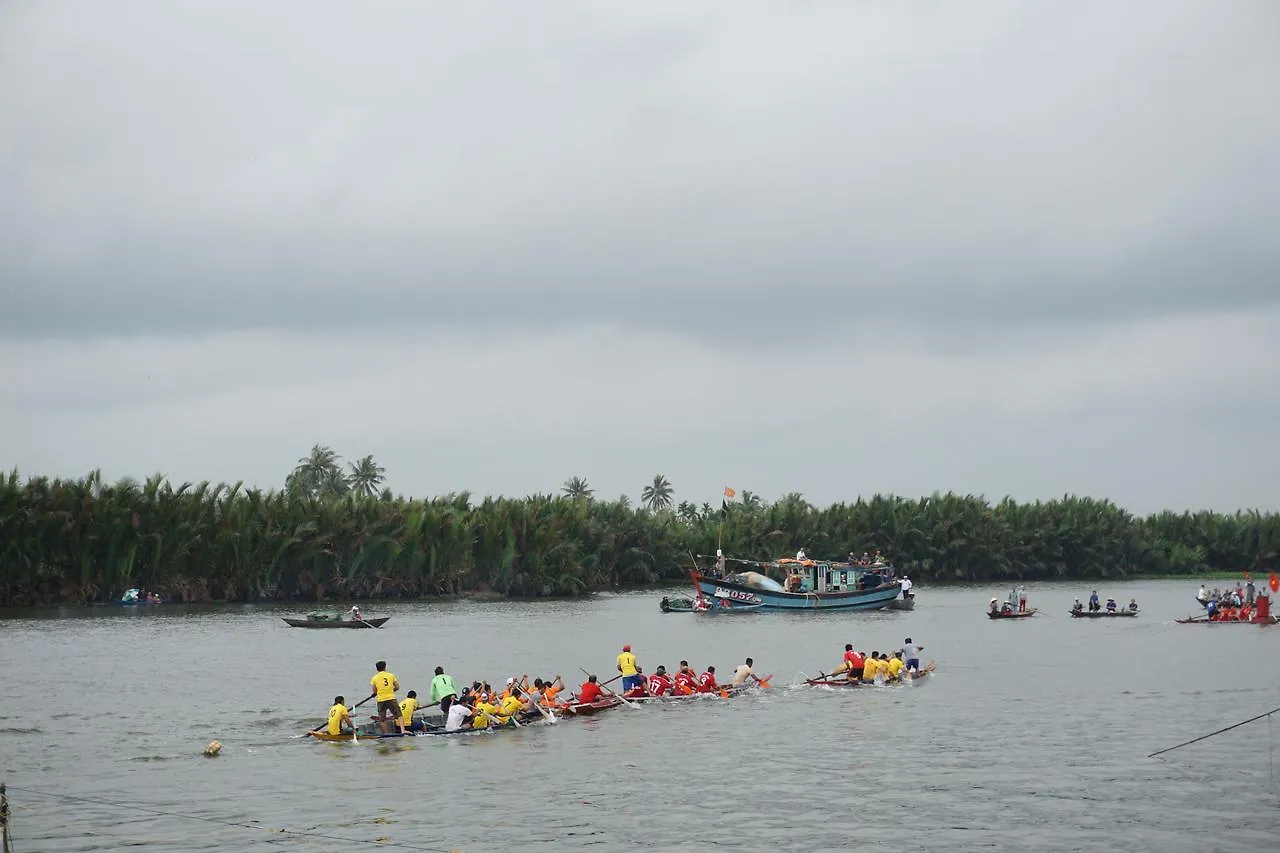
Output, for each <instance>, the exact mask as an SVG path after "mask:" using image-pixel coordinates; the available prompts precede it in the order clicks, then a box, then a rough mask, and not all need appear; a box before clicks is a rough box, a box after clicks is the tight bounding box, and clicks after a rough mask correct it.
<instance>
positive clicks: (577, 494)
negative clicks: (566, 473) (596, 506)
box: [560, 477, 595, 500]
mask: <svg viewBox="0 0 1280 853" xmlns="http://www.w3.org/2000/svg"><path fill="white" fill-rule="evenodd" d="M560 491H562V492H564V493H565V494H566V495H567V496H569V497H570V498H573V499H574V500H580V499H583V498H585V499H587V500H590V499H591V496H592V495H593V494H595V489H593V488H591V487H590V486H589V485H587V481H586V478H584V477H570V478H569V479H568V480H565V481H564V487H563V488H561V489H560Z"/></svg>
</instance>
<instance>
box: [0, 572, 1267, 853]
mask: <svg viewBox="0 0 1280 853" xmlns="http://www.w3.org/2000/svg"><path fill="white" fill-rule="evenodd" d="M1194 586H1195V584H1190V585H1188V584H1179V583H1174V582H1147V583H1141V584H1116V585H1114V586H1113V587H1111V588H1110V590H1105V591H1104V592H1108V593H1109V594H1114V595H1116V596H1117V598H1120V597H1124V598H1125V599H1126V600H1127V598H1128V597H1129V596H1131V595H1132V596H1137V598H1138V600H1139V603H1140V604H1142V605H1143V610H1144V612H1143V615H1142V616H1140V617H1138V618H1137V619H1134V620H1114V621H1113V620H1097V621H1093V620H1090V621H1087V622H1086V621H1084V620H1072V619H1070V618H1068V617H1067V615H1066V610H1067V608H1068V607H1069V605H1070V602H1071V600H1072V599H1073V598H1074V597H1076V596H1078V595H1081V594H1082V592H1083V590H1082V588H1080V587H1077V586H1067V585H1063V586H1037V587H1033V588H1031V589H1030V593H1031V599H1032V604H1033V605H1038V606H1041V607H1043V608H1045V610H1044V612H1043V614H1042V615H1038V616H1036V617H1034V618H1032V619H1029V620H1025V621H1018V622H990V621H989V620H987V619H986V618H985V617H984V616H983V615H982V609H983V607H984V606H985V602H986V601H987V600H988V599H989V598H990V597H991V596H992V595H999V594H1000V591H999V590H995V589H988V588H982V587H973V588H968V589H948V590H941V591H939V590H928V589H923V590H919V593H920V597H919V600H918V607H917V609H916V610H915V611H913V612H905V613H875V614H840V613H822V614H743V615H742V616H741V617H740V618H737V619H733V620H723V619H722V620H715V619H708V618H703V617H698V616H695V615H692V614H681V613H673V614H662V613H660V612H659V611H658V607H657V601H658V599H659V598H660V597H661V594H662V593H661V592H649V593H643V594H629V595H603V596H598V597H596V598H595V599H593V600H589V601H566V602H540V603H526V602H496V603H479V602H468V601H450V602H446V603H429V604H423V603H407V604H406V603H399V604H393V605H376V604H370V605H368V606H366V607H364V609H365V610H366V611H368V612H369V613H370V614H374V615H384V614H389V615H391V617H392V618H391V621H390V622H388V623H387V626H386V627H385V628H384V629H381V630H367V631H307V630H298V629H290V628H288V627H286V626H285V625H284V623H283V622H281V621H280V619H279V617H280V616H281V615H282V614H285V613H288V612H290V611H287V610H285V609H282V608H279V607H254V606H231V607H197V608H169V607H163V608H156V609H153V610H135V609H132V608H131V609H125V608H94V609H91V610H71V609H64V610H61V611H46V612H44V613H31V612H24V613H18V614H12V613H11V614H6V618H3V619H0V640H2V642H3V648H4V658H3V660H4V673H5V685H6V687H7V688H8V689H7V690H6V691H4V693H3V695H0V768H3V777H4V781H7V782H8V783H9V784H10V786H11V788H10V799H11V802H12V803H13V807H14V818H13V825H14V833H15V841H16V843H17V848H18V849H19V850H21V851H23V852H24V853H29V851H53V850H57V851H82V850H83V851H90V850H93V851H100V850H119V849H121V848H123V847H140V848H142V849H145V850H147V851H152V850H154V851H167V850H174V851H179V850H264V851H265V850H278V849H279V848H280V845H281V839H282V833H279V832H275V831H274V830H279V829H288V830H290V833H289V834H288V836H287V838H288V846H289V848H290V849H295V850H317V851H319V850H349V849H350V848H351V847H352V843H353V841H352V840H358V841H361V842H363V841H377V840H379V839H383V840H384V844H383V845H381V846H386V847H387V849H395V848H392V847H390V846H389V844H388V842H389V843H390V844H403V845H406V846H408V847H410V848H412V849H425V850H442V851H448V850H452V849H461V850H479V849H494V848H506V847H517V846H518V847H528V846H529V845H536V846H538V847H542V848H546V849H564V848H579V847H593V848H600V849H604V848H607V847H616V846H625V847H637V846H640V847H644V848H646V849H654V850H694V849H705V848H706V847H708V846H710V845H712V844H715V845H719V846H725V847H727V848H729V849H737V850H779V849H786V850H789V849H804V850H825V849H841V848H845V847H853V846H865V845H874V844H877V843H879V844H881V845H882V846H883V848H884V849H886V850H939V851H942V850H946V851H957V850H979V849H982V850H990V849H998V850H1003V849H1038V850H1053V851H1056V850H1062V851H1066V850H1083V851H1104V850H1105V851H1111V850H1115V849H1117V847H1120V846H1122V845H1124V846H1131V847H1137V848H1139V849H1160V850H1196V851H1198V853H1199V851H1204V850H1251V851H1252V850H1259V849H1267V848H1269V847H1272V846H1273V845H1274V832H1275V831H1276V829H1277V828H1280V819H1278V818H1277V809H1276V806H1277V799H1276V795H1277V788H1276V785H1275V783H1274V782H1273V779H1272V775H1271V774H1272V758H1273V755H1272V753H1273V750H1274V748H1275V746H1276V743H1277V739H1276V738H1275V737H1272V736H1271V733H1270V732H1269V728H1268V725H1267V724H1266V723H1265V722H1260V723H1257V724H1251V725H1250V726H1246V727H1242V728H1241V729H1238V730H1236V731H1235V732H1231V733H1228V734H1226V735H1223V736H1221V737H1218V738H1213V739H1210V740H1208V741H1204V742H1202V743H1199V744H1195V745H1193V746H1190V747H1186V748H1185V749H1182V750H1178V751H1176V752H1173V753H1169V754H1168V755H1166V756H1163V758H1164V759H1165V760H1163V761H1162V760H1158V759H1157V760H1150V759H1146V758H1144V756H1145V755H1146V754H1147V753H1149V752H1153V751H1155V750H1156V749H1160V748H1162V747H1165V746H1169V745H1172V744H1175V743H1178V742H1180V741H1183V740H1187V739H1188V738H1191V737H1194V736H1196V735H1199V734H1204V733H1206V732H1209V731H1212V730H1214V729H1217V728H1220V727H1221V726H1223V725H1226V724H1228V723H1231V722H1234V721H1236V720H1240V719H1244V718H1246V717H1250V716H1253V715H1254V714H1258V713H1261V712H1263V711H1267V710H1270V709H1272V708H1275V707H1277V706H1280V689H1278V688H1277V684H1278V680H1277V675H1280V628H1277V629H1274V630H1269V629H1259V628H1255V627H1252V626H1240V627H1236V626H1225V627H1221V628H1185V627H1182V626H1178V625H1174V624H1173V623H1172V619H1173V618H1175V617H1180V616H1185V615H1187V614H1188V612H1189V608H1188V606H1187V605H1188V604H1191V603H1192V602H1191V601H1190V598H1191V595H1193V594H1194V588H1193V587H1194ZM293 612H296V611H293ZM907 636H911V637H913V639H915V640H916V641H917V642H919V643H923V644H924V646H925V652H924V655H923V657H924V658H925V659H934V660H936V661H937V662H938V671H937V673H936V675H935V676H934V677H931V678H929V679H928V680H927V681H925V682H922V683H921V684H920V685H918V686H915V687H910V688H908V687H900V688H889V689H879V690H858V691H850V690H834V689H816V688H809V687H805V686H791V685H792V683H793V682H796V681H799V680H800V679H801V675H800V673H801V671H804V672H808V673H810V674H815V673H817V672H818V671H819V670H825V671H829V670H830V668H831V667H832V666H834V665H835V664H836V663H837V662H838V661H839V658H840V652H841V650H842V649H843V646H844V644H845V643H846V642H852V643H855V644H856V645H857V646H859V647H861V648H865V649H868V650H870V649H878V650H881V651H886V650H892V649H893V648H896V646H897V645H900V644H901V642H902V640H903V639H904V638H905V637H907ZM623 643H630V644H632V645H633V646H634V647H635V651H636V653H637V655H638V657H639V658H640V662H641V664H642V665H644V666H645V667H646V668H647V669H649V670H652V669H653V668H655V667H656V666H657V665H658V664H665V665H666V666H667V668H668V669H669V670H670V669H674V667H675V666H676V665H677V664H678V661H679V660H680V659H682V658H684V659H688V660H689V661H690V662H691V663H692V664H693V665H694V666H695V667H699V668H701V667H705V666H706V665H707V664H709V663H714V664H715V665H716V668H717V670H718V671H720V672H721V673H722V674H723V673H727V672H728V671H729V669H731V667H732V666H735V665H736V664H738V663H740V662H741V660H742V659H743V658H745V657H747V656H751V657H754V658H755V660H756V663H757V669H758V670H759V671H761V672H762V673H768V672H772V673H774V680H773V683H774V687H773V688H772V689H770V690H767V691H759V692H758V693H756V694H754V695H748V696H743V697H738V698H734V699H730V700H710V701H699V702H689V703H681V704H679V705H671V706H645V707H642V708H639V709H630V708H621V709H618V710H615V711H610V712H608V713H606V714H602V715H599V716H597V717H594V718H591V719H588V720H569V721H564V722H561V723H558V724H556V725H546V724H538V725H530V726H527V727H525V728H522V729H520V730H518V731H512V732H503V733H499V734H494V735H491V736H476V737H455V738H415V739H404V740H390V741H385V740H384V741H381V742H376V743H374V742H368V741H366V742H362V743H360V744H358V745H352V744H351V743H349V742H344V743H317V742H314V741H312V740H311V739H297V738H295V737H294V736H295V735H297V734H299V733H301V732H303V731H305V730H307V729H309V728H311V727H313V726H315V725H319V723H320V722H321V721H322V716H323V714H324V713H325V711H326V710H327V708H328V705H329V703H330V701H331V699H332V698H333V696H334V694H336V693H342V694H344V695H345V696H347V697H348V700H349V701H355V699H354V698H353V697H358V698H363V697H364V696H366V695H368V690H369V687H368V683H369V678H370V677H371V675H372V673H373V662H374V661H375V660H378V659H386V660H387V661H388V663H389V668H390V669H391V670H392V671H393V672H395V673H396V674H397V675H398V676H399V679H400V682H401V685H402V686H403V688H404V689H405V690H408V689H416V690H417V691H418V692H419V694H420V695H423V696H425V695H426V693H427V691H428V689H429V683H430V677H431V673H432V669H433V668H434V667H435V666H436V665H444V666H445V667H446V668H447V669H448V670H449V672H451V673H452V674H453V675H454V678H455V680H456V681H457V682H458V683H459V684H462V683H469V682H470V681H471V680H472V679H474V678H481V679H487V680H489V681H490V682H491V683H494V684H498V683H500V681H501V680H504V679H505V678H506V676H507V675H509V674H520V673H526V672H527V673H529V674H531V675H540V676H554V675H556V674H557V673H558V674H562V675H564V676H565V679H566V681H568V682H570V683H575V684H576V683H577V682H579V681H581V680H582V676H581V673H580V672H579V670H578V667H579V666H582V667H586V668H588V669H589V670H591V671H593V672H596V673H598V674H599V675H600V677H601V679H602V680H604V679H607V678H609V677H611V676H612V675H613V674H615V669H614V663H613V659H614V657H615V655H616V654H617V652H618V651H619V650H620V648H621V646H622V644H623ZM402 695H403V694H402ZM362 710H363V709H362ZM1277 734H1280V733H1277ZM215 738H216V739H217V740H219V741H221V742H222V744H223V753H222V755H221V756H219V757H218V758H214V759H208V758H204V757H203V756H201V755H200V751H201V750H202V749H203V747H204V746H205V744H207V743H208V742H209V741H210V740H212V739H215ZM23 789H37V790H43V791H48V792H50V793H53V794H57V795H59V796H58V797H54V798H47V797H42V796H37V795H35V794H32V793H30V792H29V791H24V790H23ZM68 797H81V798H85V799H88V800H92V801H101V802H105V803H116V804H122V805H123V807H117V806H114V805H103V804H101V803H100V802H81V801H73V800H70V799H67V798H68ZM149 809H150V810H157V811H162V812H172V813H175V814H182V815H188V816H193V817H201V818H206V819H208V821H216V822H208V821H200V820H190V819H183V818H178V817H172V816H166V815H157V814H153V813H150V812H149V811H147V810H149ZM227 823H231V824H241V826H228V825H225V824H227ZM1216 827H1228V828H1229V830H1228V831H1218V830H1217V829H1216ZM301 833H315V834H316V835H317V836H328V838H323V837H315V836H311V835H303V834H301ZM340 839H348V841H347V842H345V843H344V842H343V841H342V840H340ZM360 846H363V845H360Z"/></svg>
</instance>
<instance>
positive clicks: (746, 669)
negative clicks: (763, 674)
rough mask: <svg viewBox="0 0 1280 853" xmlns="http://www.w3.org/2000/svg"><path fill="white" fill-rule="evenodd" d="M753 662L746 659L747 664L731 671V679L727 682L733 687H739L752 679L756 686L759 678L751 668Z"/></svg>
mask: <svg viewBox="0 0 1280 853" xmlns="http://www.w3.org/2000/svg"><path fill="white" fill-rule="evenodd" d="M752 663H754V661H752V660H751V658H747V662H746V663H744V664H743V665H742V666H740V667H738V668H737V669H735V670H734V671H733V679H732V680H731V681H730V682H729V684H730V685H732V686H734V687H741V686H742V685H744V684H746V683H747V679H748V678H754V679H755V682H756V684H759V683H760V676H758V675H756V673H755V670H753V669H752V668H751V664H752Z"/></svg>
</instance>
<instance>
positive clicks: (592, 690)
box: [578, 681, 604, 702]
mask: <svg viewBox="0 0 1280 853" xmlns="http://www.w3.org/2000/svg"><path fill="white" fill-rule="evenodd" d="M603 695H604V691H603V690H601V689H600V685H599V684H596V683H595V682H594V681H588V682H586V683H585V684H583V685H582V687H581V688H579V689H578V701H579V702H594V701H596V700H597V699H599V698H600V697H601V696H603Z"/></svg>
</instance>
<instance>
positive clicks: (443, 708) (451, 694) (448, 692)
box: [428, 666, 458, 717]
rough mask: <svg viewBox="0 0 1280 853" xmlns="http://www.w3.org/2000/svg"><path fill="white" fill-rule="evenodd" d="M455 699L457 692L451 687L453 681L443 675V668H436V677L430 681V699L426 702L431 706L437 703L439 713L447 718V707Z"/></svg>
mask: <svg viewBox="0 0 1280 853" xmlns="http://www.w3.org/2000/svg"><path fill="white" fill-rule="evenodd" d="M457 699H458V691H457V688H455V687H454V686H453V679H452V678H450V677H449V676H448V675H446V674H445V671H444V667H442V666H438V667H436V677H435V678H433V679H431V698H430V699H429V700H428V701H430V702H431V704H433V705H435V704H437V703H439V705H440V713H441V714H444V715H445V716H446V717H448V716H449V706H450V705H452V704H453V703H454V702H456V701H457Z"/></svg>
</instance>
